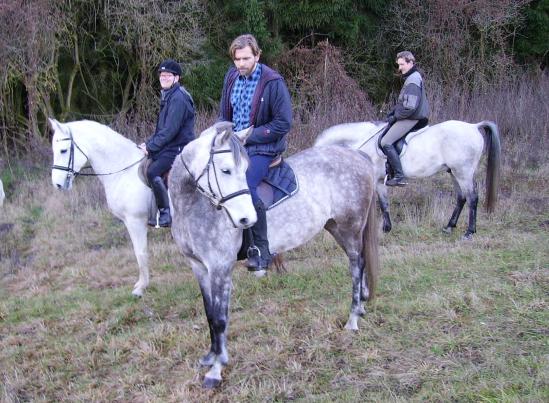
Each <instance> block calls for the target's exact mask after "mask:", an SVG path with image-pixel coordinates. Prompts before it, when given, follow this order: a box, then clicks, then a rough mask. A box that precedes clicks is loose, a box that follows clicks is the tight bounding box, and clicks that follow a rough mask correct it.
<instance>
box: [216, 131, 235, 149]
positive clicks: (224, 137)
mask: <svg viewBox="0 0 549 403" xmlns="http://www.w3.org/2000/svg"><path fill="white" fill-rule="evenodd" d="M217 133H218V134H217V136H216V138H215V146H216V147H219V146H220V145H222V144H225V143H226V142H227V141H229V139H230V138H231V136H232V135H233V130H232V128H227V129H225V130H222V131H218V132H217Z"/></svg>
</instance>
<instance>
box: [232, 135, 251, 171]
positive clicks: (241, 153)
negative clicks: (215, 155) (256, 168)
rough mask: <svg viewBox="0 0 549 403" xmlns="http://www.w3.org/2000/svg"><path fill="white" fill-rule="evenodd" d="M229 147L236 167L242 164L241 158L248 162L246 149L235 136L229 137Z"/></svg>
mask: <svg viewBox="0 0 549 403" xmlns="http://www.w3.org/2000/svg"><path fill="white" fill-rule="evenodd" d="M229 147H230V148H231V152H232V153H233V158H234V162H235V164H236V166H237V167H238V166H240V163H241V162H242V158H244V159H246V160H247V161H248V162H249V159H248V153H246V149H245V148H244V146H243V145H242V143H241V142H240V140H239V139H238V137H236V136H234V135H233V136H231V137H230V139H229Z"/></svg>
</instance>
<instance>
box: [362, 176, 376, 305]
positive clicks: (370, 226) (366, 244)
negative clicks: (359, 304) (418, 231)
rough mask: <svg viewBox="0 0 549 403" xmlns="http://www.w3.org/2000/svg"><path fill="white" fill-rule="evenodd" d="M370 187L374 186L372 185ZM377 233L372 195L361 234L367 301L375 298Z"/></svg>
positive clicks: (374, 204) (374, 203)
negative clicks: (366, 282) (366, 281)
mask: <svg viewBox="0 0 549 403" xmlns="http://www.w3.org/2000/svg"><path fill="white" fill-rule="evenodd" d="M372 186H375V185H373V184H372ZM378 231H379V228H378V225H377V214H376V202H375V198H374V194H373V193H372V197H371V198H370V206H369V208H368V217H367V218H366V228H364V232H363V233H362V246H363V249H362V256H363V258H364V263H365V266H364V269H365V270H366V272H365V273H366V279H367V280H368V301H372V300H373V299H374V298H375V290H376V286H377V276H378V273H379V242H378Z"/></svg>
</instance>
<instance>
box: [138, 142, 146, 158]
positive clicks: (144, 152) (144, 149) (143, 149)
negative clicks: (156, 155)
mask: <svg viewBox="0 0 549 403" xmlns="http://www.w3.org/2000/svg"><path fill="white" fill-rule="evenodd" d="M137 147H139V148H140V149H141V151H143V154H145V155H149V153H148V151H147V146H146V145H145V143H141V144H139V145H138V146H137Z"/></svg>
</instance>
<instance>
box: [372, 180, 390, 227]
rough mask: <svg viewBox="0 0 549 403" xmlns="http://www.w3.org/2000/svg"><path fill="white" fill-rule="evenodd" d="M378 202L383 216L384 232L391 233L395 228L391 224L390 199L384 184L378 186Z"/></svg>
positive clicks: (380, 183) (379, 183)
mask: <svg viewBox="0 0 549 403" xmlns="http://www.w3.org/2000/svg"><path fill="white" fill-rule="evenodd" d="M376 192H377V200H378V202H379V208H380V209H381V214H382V216H383V232H385V233H387V232H390V231H391V229H392V228H393V226H392V224H391V216H390V214H389V197H388V196H387V186H385V184H384V183H383V182H378V183H377V185H376Z"/></svg>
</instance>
